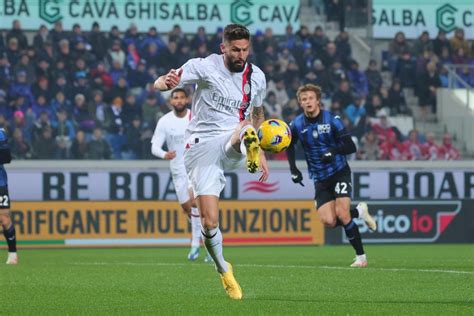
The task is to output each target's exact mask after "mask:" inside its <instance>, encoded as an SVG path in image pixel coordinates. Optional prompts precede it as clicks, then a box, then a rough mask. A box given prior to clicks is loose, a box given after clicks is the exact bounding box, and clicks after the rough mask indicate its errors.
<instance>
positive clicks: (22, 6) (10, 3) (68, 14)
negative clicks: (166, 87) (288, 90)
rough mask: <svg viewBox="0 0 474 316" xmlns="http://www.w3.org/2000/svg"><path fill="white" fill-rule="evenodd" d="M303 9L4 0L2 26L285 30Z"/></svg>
mask: <svg viewBox="0 0 474 316" xmlns="http://www.w3.org/2000/svg"><path fill="white" fill-rule="evenodd" d="M299 10H300V6H299V0H219V1H216V0H211V1H207V0H206V1H193V0H167V1H160V0H134V1H126V0H35V1H30V0H0V28H1V29H9V28H11V24H12V22H13V20H15V19H19V20H20V21H21V23H22V26H23V28H24V29H28V30H37V29H38V28H39V27H40V25H41V24H45V25H47V26H48V27H50V26H51V25H52V24H54V23H55V22H57V21H62V23H63V27H64V28H65V29H66V30H70V29H71V28H72V26H73V25H74V24H75V23H78V24H80V25H81V27H82V28H83V30H86V31H87V30H90V29H91V28H92V23H93V22H95V21H97V22H98V23H99V24H100V26H101V28H102V30H109V29H110V28H111V27H112V26H113V25H117V26H118V27H119V29H120V30H121V31H125V29H127V28H128V27H129V25H130V23H135V24H136V25H137V27H138V29H139V31H141V32H146V31H147V30H148V28H149V27H151V26H155V27H157V29H158V31H159V32H168V31H170V30H171V28H172V27H173V25H175V24H178V25H180V26H181V28H182V30H183V31H184V32H185V33H194V32H196V30H197V28H198V27H199V26H204V27H205V28H206V30H207V32H209V33H213V32H215V30H216V29H217V28H218V27H224V26H225V25H227V24H229V23H240V24H245V25H246V26H247V27H249V29H250V30H251V31H252V32H255V31H256V30H262V31H263V30H264V29H265V28H267V27H270V28H272V29H273V33H274V34H284V32H285V27H286V26H287V25H288V24H291V25H293V27H294V28H295V29H298V28H299Z"/></svg>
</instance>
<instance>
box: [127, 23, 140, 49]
mask: <svg viewBox="0 0 474 316" xmlns="http://www.w3.org/2000/svg"><path fill="white" fill-rule="evenodd" d="M140 41H141V35H140V33H138V28H137V25H136V24H135V23H130V27H129V28H128V29H127V31H125V34H124V36H123V42H124V44H125V46H127V47H128V45H130V44H133V45H134V46H135V47H138V46H139V43H140Z"/></svg>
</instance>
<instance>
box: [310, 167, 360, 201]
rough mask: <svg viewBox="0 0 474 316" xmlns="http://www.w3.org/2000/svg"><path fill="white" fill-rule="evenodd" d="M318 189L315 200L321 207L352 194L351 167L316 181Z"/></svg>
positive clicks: (316, 188)
mask: <svg viewBox="0 0 474 316" xmlns="http://www.w3.org/2000/svg"><path fill="white" fill-rule="evenodd" d="M314 189H315V191H316V193H315V196H314V200H315V201H316V205H317V207H318V208H319V207H320V206H321V205H323V204H325V203H327V202H329V201H333V200H335V199H337V198H340V197H349V198H350V197H351V196H352V177H351V168H349V166H346V167H344V168H343V169H341V170H340V171H338V172H337V173H335V174H334V175H332V176H331V177H329V178H328V179H326V180H323V181H318V182H315V183H314Z"/></svg>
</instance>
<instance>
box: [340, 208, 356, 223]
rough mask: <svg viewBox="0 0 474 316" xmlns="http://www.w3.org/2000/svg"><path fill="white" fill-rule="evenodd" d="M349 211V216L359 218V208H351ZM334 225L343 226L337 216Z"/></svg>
mask: <svg viewBox="0 0 474 316" xmlns="http://www.w3.org/2000/svg"><path fill="white" fill-rule="evenodd" d="M349 212H350V213H351V218H359V210H358V209H356V208H353V209H351V210H350V211H349ZM336 226H344V224H343V223H342V222H341V220H340V219H339V218H336Z"/></svg>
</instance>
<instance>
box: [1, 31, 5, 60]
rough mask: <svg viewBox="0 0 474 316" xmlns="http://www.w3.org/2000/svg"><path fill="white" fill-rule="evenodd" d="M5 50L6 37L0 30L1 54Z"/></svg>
mask: <svg viewBox="0 0 474 316" xmlns="http://www.w3.org/2000/svg"><path fill="white" fill-rule="evenodd" d="M4 51H5V39H4V37H3V32H1V31H0V55H1V54H3V52H4Z"/></svg>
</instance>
